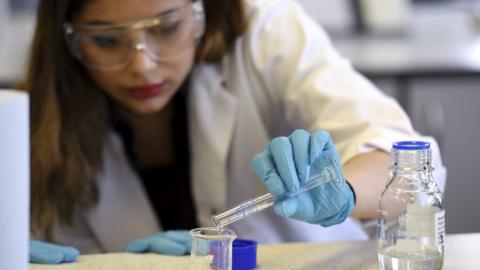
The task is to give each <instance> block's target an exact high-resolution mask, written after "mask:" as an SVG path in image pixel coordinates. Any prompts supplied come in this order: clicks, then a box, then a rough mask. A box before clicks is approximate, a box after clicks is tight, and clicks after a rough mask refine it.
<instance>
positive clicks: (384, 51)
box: [0, 0, 480, 233]
mask: <svg viewBox="0 0 480 270" xmlns="http://www.w3.org/2000/svg"><path fill="white" fill-rule="evenodd" d="M37 1H38V0H0V64H1V65H0V88H2V87H3V88H6V87H11V86H12V85H14V84H15V83H16V82H18V81H19V80H21V78H22V76H23V73H24V68H25V63H26V59H27V58H28V48H29V46H30V42H31V39H32V32H33V28H34V23H35V7H36V5H37ZM297 1H299V2H300V3H301V4H302V5H303V6H304V7H305V8H306V10H307V12H308V13H309V14H310V15H311V16H312V17H313V18H314V20H316V21H317V22H318V23H319V24H320V25H322V26H323V27H324V28H325V29H326V30H327V32H328V33H329V34H330V36H331V37H332V40H333V43H334V45H335V46H336V48H337V49H338V50H339V51H340V53H341V54H343V55H344V56H346V57H347V58H349V59H350V60H351V61H352V64H353V66H354V67H355V68H356V69H357V70H358V71H360V72H361V73H362V74H364V75H365V76H367V77H368V78H370V79H371V80H372V81H373V82H374V83H375V84H376V85H377V86H378V87H379V88H380V89H382V90H383V91H384V92H386V93H387V94H388V95H391V96H393V97H394V98H396V99H397V100H398V101H399V102H400V104H401V105H402V106H403V107H404V109H405V110H406V111H407V113H408V114H409V115H410V117H411V119H412V122H413V125H414V127H415V128H416V129H417V130H419V131H420V132H421V133H423V134H427V135H431V136H434V137H435V138H436V139H437V140H438V142H439V144H440V147H441V150H442V154H443V162H444V164H445V165H446V166H447V170H448V177H447V186H446V192H445V205H446V219H447V221H446V222H447V223H446V224H447V233H463V232H479V231H480V214H479V212H477V210H475V209H476V206H477V205H479V203H480V199H479V198H480V195H479V194H478V193H479V192H480V180H479V179H476V178H477V173H476V169H477V168H478V169H480V162H479V161H480V158H479V157H478V155H479V154H480V143H479V142H478V141H477V139H480V120H479V118H480V106H479V104H480V0H422V1H420V0H297ZM477 117H478V118H477ZM477 166H478V167H477ZM477 196H479V197H478V198H477Z"/></svg>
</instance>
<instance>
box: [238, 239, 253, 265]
mask: <svg viewBox="0 0 480 270" xmlns="http://www.w3.org/2000/svg"><path fill="white" fill-rule="evenodd" d="M232 246H233V251H232V269H233V270H251V269H255V267H257V242H256V241H252V240H247V239H235V240H233V244H232Z"/></svg>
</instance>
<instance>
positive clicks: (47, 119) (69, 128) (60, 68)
mask: <svg viewBox="0 0 480 270" xmlns="http://www.w3.org/2000/svg"><path fill="white" fill-rule="evenodd" d="M88 2H89V0H41V1H40V2H39V7H38V13H37V26H36V30H35V35H34V39H33V44H32V48H31V58H30V63H29V67H28V72H27V78H26V81H25V84H24V85H23V87H24V88H25V89H26V90H27V91H28V92H29V94H30V99H31V105H30V107H31V109H30V114H31V228H32V232H33V233H40V234H41V235H43V237H45V238H46V239H47V240H53V235H52V229H53V226H54V223H55V222H56V221H59V222H60V224H62V225H71V224H72V223H73V213H74V211H76V209H77V208H78V207H81V208H88V207H92V206H94V205H95V204H96V203H97V202H98V199H99V194H98V191H97V184H96V176H97V174H98V172H99V170H100V169H101V168H102V151H103V148H104V143H105V142H106V134H107V131H108V130H109V128H110V123H109V117H108V110H107V96H106V95H105V94H103V91H100V89H99V88H98V86H97V84H96V83H95V82H94V81H93V80H92V79H91V78H90V76H89V75H88V72H87V70H86V69H85V68H84V67H83V66H82V65H80V64H79V63H78V62H77V61H76V60H75V59H74V58H73V57H72V56H71V54H70V53H69V51H68V48H67V44H66V42H65V38H64V32H63V24H64V22H66V21H71V19H72V17H73V16H74V15H75V14H78V13H80V12H81V11H82V9H83V8H84V7H85V6H86V5H87V3H88ZM203 2H204V8H205V14H206V25H205V34H204V36H203V38H202V40H201V42H200V44H199V47H198V48H197V57H196V61H197V62H200V61H206V62H217V61H219V60H220V59H221V58H222V56H223V55H224V54H225V53H226V52H227V51H228V50H230V48H231V47H232V46H233V44H234V42H235V39H236V38H237V37H238V36H240V35H241V34H242V33H243V32H244V30H245V28H246V22H245V18H244V10H243V5H242V0H220V1H219V0H204V1H203Z"/></svg>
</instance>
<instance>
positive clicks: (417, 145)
mask: <svg viewBox="0 0 480 270" xmlns="http://www.w3.org/2000/svg"><path fill="white" fill-rule="evenodd" d="M393 149H395V150H427V149H430V143H428V142H421V141H403V142H394V143H393Z"/></svg>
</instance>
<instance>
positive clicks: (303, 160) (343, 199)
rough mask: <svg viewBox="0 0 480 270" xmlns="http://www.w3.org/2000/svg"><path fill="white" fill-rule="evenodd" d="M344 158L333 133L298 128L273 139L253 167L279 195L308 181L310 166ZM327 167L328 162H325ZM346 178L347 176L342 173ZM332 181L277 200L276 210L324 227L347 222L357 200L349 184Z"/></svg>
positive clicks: (269, 188)
mask: <svg viewBox="0 0 480 270" xmlns="http://www.w3.org/2000/svg"><path fill="white" fill-rule="evenodd" d="M329 160H333V161H334V162H335V163H336V164H337V165H338V166H339V167H340V168H341V164H342V163H341V161H340V158H339V156H338V153H337V150H336V149H335V145H334V143H333V141H332V140H331V138H330V134H329V133H328V132H325V131H321V130H320V131H316V132H313V133H312V134H310V133H308V132H307V131H305V130H300V129H299V130H295V131H294V132H293V133H292V134H291V135H290V136H288V137H278V138H275V139H273V140H271V141H270V143H269V144H268V145H267V147H266V149H265V150H264V151H263V152H261V153H259V154H257V155H256V156H255V157H254V159H253V168H254V170H255V171H256V172H257V174H258V175H259V176H260V177H261V178H262V179H263V181H264V183H265V185H266V187H267V189H268V190H269V191H270V192H271V193H272V194H273V195H275V196H281V195H283V194H285V193H291V192H294V191H296V190H298V188H299V186H300V185H302V184H303V183H305V182H306V181H308V177H309V168H310V165H311V164H313V163H315V164H320V166H323V165H324V164H329ZM325 166H326V165H325ZM341 177H342V178H343V176H341ZM341 180H342V181H340V182H341V183H342V184H340V185H339V184H338V182H337V181H330V182H328V183H326V184H322V185H320V186H318V187H316V188H313V189H311V190H309V191H307V192H304V193H302V194H299V195H297V196H295V197H291V198H285V199H283V200H277V201H276V202H275V205H274V210H275V212H276V213H277V214H278V215H280V216H284V217H289V218H294V219H298V220H303V221H306V222H309V223H314V224H320V225H322V226H324V227H326V226H331V225H334V224H339V223H341V222H343V221H344V220H345V219H346V218H347V217H348V216H349V215H350V213H351V212H352V210H353V208H354V206H355V202H354V194H353V191H352V189H351V187H350V185H349V184H347V183H346V181H343V179H341Z"/></svg>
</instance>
